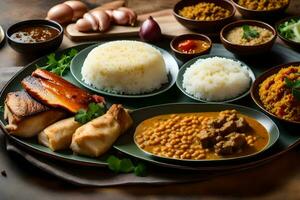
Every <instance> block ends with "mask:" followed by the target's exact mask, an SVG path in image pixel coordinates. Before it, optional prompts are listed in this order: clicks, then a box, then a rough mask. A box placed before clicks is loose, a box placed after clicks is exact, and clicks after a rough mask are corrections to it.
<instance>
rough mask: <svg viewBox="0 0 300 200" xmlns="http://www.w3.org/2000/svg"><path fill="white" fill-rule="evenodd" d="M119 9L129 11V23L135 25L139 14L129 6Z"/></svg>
mask: <svg viewBox="0 0 300 200" xmlns="http://www.w3.org/2000/svg"><path fill="white" fill-rule="evenodd" d="M118 10H121V11H125V12H127V14H128V16H129V25H130V26H134V25H135V23H136V21H137V14H136V13H135V12H134V11H133V10H132V9H130V8H127V7H120V8H118Z"/></svg>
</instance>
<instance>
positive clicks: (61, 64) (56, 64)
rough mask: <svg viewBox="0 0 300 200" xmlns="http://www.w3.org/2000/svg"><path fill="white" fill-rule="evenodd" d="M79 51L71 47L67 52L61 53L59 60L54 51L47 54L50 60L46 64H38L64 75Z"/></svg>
mask: <svg viewBox="0 0 300 200" xmlns="http://www.w3.org/2000/svg"><path fill="white" fill-rule="evenodd" d="M77 53H78V51H77V50H76V49H71V50H70V51H69V52H68V53H67V54H63V55H61V57H60V58H59V59H58V60H57V59H56V56H55V54H54V53H51V54H49V55H48V56H47V58H48V61H47V65H45V66H42V67H40V66H38V65H36V66H37V67H38V68H41V69H45V70H48V71H50V72H53V73H55V74H57V75H60V76H63V75H64V73H65V71H66V70H67V69H69V68H70V63H71V60H72V58H73V57H74V56H75V55H76V54H77Z"/></svg>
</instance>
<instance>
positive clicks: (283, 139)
mask: <svg viewBox="0 0 300 200" xmlns="http://www.w3.org/2000/svg"><path fill="white" fill-rule="evenodd" d="M91 45H94V43H93V44H82V45H78V46H74V47H72V48H69V49H65V50H62V51H58V52H56V53H55V54H50V55H48V56H44V57H41V58H40V59H38V60H36V61H34V62H33V63H30V64H29V65H27V66H26V67H25V68H23V69H22V70H20V71H19V72H18V73H17V74H16V75H15V76H14V77H13V78H12V79H11V80H10V81H9V82H8V83H7V84H6V86H5V87H4V88H3V89H2V91H1V95H0V104H1V105H3V106H4V110H5V109H7V111H6V114H5V115H4V113H3V114H2V115H0V124H1V128H2V129H3V131H4V133H6V135H7V137H8V138H9V139H10V140H12V141H15V142H16V143H17V144H20V145H22V146H23V147H24V149H26V150H28V151H34V152H37V153H39V154H42V155H43V156H45V157H49V159H50V158H51V159H59V160H62V161H64V162H71V163H73V164H79V165H87V166H108V161H107V158H108V157H110V156H111V155H119V154H116V153H117V151H116V150H115V149H114V148H113V144H116V145H117V144H119V141H118V137H119V136H122V137H123V136H124V137H125V136H126V135H127V134H128V133H132V132H129V131H126V132H123V131H124V130H123V128H121V129H120V127H124V121H123V120H122V124H121V123H120V124H119V122H116V121H113V123H110V122H112V121H110V120H108V119H112V118H114V116H116V114H118V113H123V114H124V115H122V116H125V117H126V116H128V115H127V114H129V115H130V116H131V118H132V120H133V122H132V124H134V123H135V121H134V119H135V118H134V113H139V112H138V110H139V109H142V108H144V107H147V106H154V105H159V104H167V103H181V104H188V102H193V100H192V99H190V98H189V97H187V96H185V95H184V94H182V92H180V90H178V89H177V88H176V87H173V88H172V89H170V90H168V91H166V92H164V93H163V94H161V95H157V96H153V97H151V98H145V99H143V101H132V100H131V99H129V98H115V97H108V96H107V97H106V98H105V99H103V97H101V96H100V95H97V94H95V93H93V92H92V91H91V90H87V89H86V88H85V87H83V86H82V85H81V84H79V82H78V81H76V80H75V78H74V77H73V75H72V74H71V72H70V71H69V68H68V64H69V63H70V61H71V60H72V58H73V57H74V56H75V55H76V54H77V53H78V52H81V51H82V50H84V49H86V48H87V47H89V46H91ZM159 46H160V47H161V48H163V49H166V50H167V51H169V52H170V51H171V50H170V47H169V43H163V44H159ZM211 51H212V52H211V54H212V55H223V56H228V57H232V56H233V55H232V54H231V53H230V52H229V51H227V50H226V49H225V48H224V47H223V46H222V45H220V44H215V45H213V47H212V50H211ZM272 52H273V54H274V55H278V54H280V52H281V54H280V55H282V56H284V59H285V60H284V61H290V62H291V61H293V60H295V59H297V58H298V54H297V53H295V52H293V51H292V50H289V49H287V48H284V47H283V46H280V45H275V46H274V48H273V50H272ZM273 61H274V62H277V63H278V62H283V60H282V59H281V60H280V61H278V60H273ZM245 62H246V61H245ZM251 66H252V65H251ZM264 66H266V65H265V64H264V63H259V62H258V64H256V65H255V68H253V70H255V72H256V73H261V72H262V71H263V70H264V68H263V67H264ZM45 70H46V71H45ZM55 74H56V75H55ZM50 86H51V87H50ZM103 100H104V101H103ZM14 102H15V103H18V102H19V103H21V104H14ZM239 103H240V104H242V105H247V106H248V107H252V108H256V107H255V106H254V103H252V102H251V101H249V99H247V98H245V99H243V100H241V101H239ZM5 104H7V106H6V105H5ZM90 104H91V105H90ZM120 104H122V105H123V106H121V105H120ZM16 105H18V107H16ZM29 105H35V106H33V107H32V106H31V107H30V109H24V108H28V106H29ZM103 105H105V106H103ZM216 106H218V105H216ZM5 107H7V108H5ZM195 107H197V105H195ZM18 108H20V109H18ZM78 109H79V110H78ZM128 109H130V110H128ZM145 109H146V108H145ZM151 110H152V109H148V110H147V111H151ZM24 111H26V112H24ZM175 111H176V109H174V112H175ZM207 111H209V110H207ZM219 111H221V110H219ZM237 111H239V110H237ZM151 112H152V111H151ZM151 112H147V114H146V113H144V112H141V113H143V114H146V115H145V116H149V118H150V117H153V116H154V115H151ZM199 112H200V111H199ZM9 113H10V114H9ZM152 114H153V113H152ZM154 114H155V113H154ZM161 114H168V113H167V112H165V113H161ZM169 114H170V113H169ZM150 115H151V116H150ZM49 116H50V119H48V118H47V117H49ZM4 117H5V118H6V119H5V118H4ZM94 117H95V118H94ZM75 118H76V119H75ZM98 118H99V119H98ZM117 118H119V117H117ZM7 119H8V120H7ZM45 119H47V120H45ZM96 119H97V120H96ZM119 119H120V118H119ZM126 119H129V120H126V121H125V122H130V121H131V120H130V118H126ZM141 119H143V118H141ZM90 120H91V121H90ZM93 120H96V122H93ZM26 121H27V123H26ZM45 121H46V122H47V123H46V122H45ZM28 122H30V123H29V124H30V126H28ZM42 122H43V123H42ZM276 122H277V121H276ZM49 123H51V124H49ZM78 123H80V124H78ZM81 123H82V124H81ZM22 124H23V125H22ZM92 124H93V125H92ZM113 124H115V125H116V126H112V125H113ZM125 124H127V123H125ZM262 124H263V123H262ZM26 125H27V126H26ZM32 125H34V126H32ZM91 125H92V126H91ZM276 125H277V126H278V128H279V130H280V137H279V141H278V142H277V143H276V144H275V145H274V146H273V148H267V149H265V150H264V151H263V152H261V153H259V154H257V155H256V156H249V157H247V158H246V157H245V158H243V159H238V160H235V161H234V162H233V161H232V160H231V161H230V159H229V160H227V161H228V162H227V161H224V162H223V161H222V163H220V164H214V163H215V162H201V163H200V164H199V165H195V166H187V164H185V163H183V162H180V163H176V162H174V161H173V160H171V159H168V160H166V159H164V158H156V159H144V161H148V162H151V163H152V164H154V165H159V166H164V167H167V168H177V169H187V170H216V169H217V170H224V169H229V168H230V169H233V168H238V166H242V167H246V166H250V165H256V164H258V163H262V161H266V160H269V159H271V158H274V157H276V156H277V155H278V154H279V153H282V152H284V151H287V150H288V149H290V148H291V147H292V146H294V145H295V144H296V143H297V142H298V140H299V137H298V136H297V135H295V134H289V130H287V128H286V127H283V126H282V125H281V123H276ZM78 126H80V127H78ZM81 127H83V128H81ZM96 127H97V128H98V130H99V128H100V129H101V130H103V128H104V129H105V130H110V131H109V132H110V134H109V135H110V136H109V137H108V138H107V137H106V136H105V138H106V139H107V140H106V141H108V143H105V145H102V144H101V145H99V146H101V147H105V149H102V151H101V150H99V149H98V148H97V147H90V148H89V150H86V149H85V148H84V146H86V145H84V144H89V143H90V142H91V143H93V144H100V143H101V141H99V140H97V138H98V137H99V138H100V137H102V136H101V134H100V135H99V132H101V133H104V132H103V131H99V132H98V131H97V130H95V129H94V128H96ZM101 127H102V128H101ZM113 127H119V128H117V129H115V128H113ZM126 127H127V125H126ZM132 127H134V126H133V125H132V126H131V128H132ZM91 128H93V131H92V132H93V133H95V135H89V134H87V135H86V133H87V132H90V131H87V130H91ZM74 129H76V130H75V131H74ZM77 129H78V133H77V134H75V133H76V132H77ZM18 130H19V132H18ZM23 130H27V131H26V132H25V131H23ZM122 130H123V131H122ZM128 130H130V128H129V129H128ZM30 131H31V132H30ZM32 131H33V132H32ZM90 133H91V132H90ZM106 133H107V132H106ZM71 134H72V138H71V137H70V135H71ZM54 135H55V136H57V137H54ZM73 135H74V142H73V145H72V140H73ZM75 135H76V137H75ZM70 138H71V139H70ZM75 138H76V139H75ZM88 138H94V139H95V140H94V139H92V140H87V139H88ZM131 139H132V141H133V137H132V138H131ZM55 141H56V142H55ZM120 141H121V140H120ZM71 146H72V147H71ZM88 146H90V145H88ZM91 146H93V145H91ZM96 146H98V145H96ZM62 147H64V148H65V149H63V148H62ZM82 147H83V148H82ZM57 148H58V149H57ZM59 148H62V149H59ZM135 148H137V146H136V145H135ZM139 152H140V153H141V154H142V155H143V156H149V157H153V156H150V155H147V154H146V153H145V152H143V151H141V150H139ZM122 155H124V154H122ZM126 155H128V154H126ZM147 158H148V157H147ZM137 160H138V159H137ZM134 161H135V160H134ZM188 163H190V162H188ZM217 163H219V162H218V161H217ZM189 165H190V164H189Z"/></svg>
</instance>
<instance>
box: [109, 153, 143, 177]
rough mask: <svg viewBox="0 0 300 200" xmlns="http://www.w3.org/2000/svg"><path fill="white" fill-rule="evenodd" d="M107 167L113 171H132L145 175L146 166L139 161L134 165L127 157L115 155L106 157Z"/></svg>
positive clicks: (137, 174)
mask: <svg viewBox="0 0 300 200" xmlns="http://www.w3.org/2000/svg"><path fill="white" fill-rule="evenodd" d="M107 163H108V168H109V169H110V170H112V171H113V172H115V173H119V172H122V173H130V172H134V173H135V175H136V176H146V175H147V173H146V166H145V165H144V164H142V163H139V164H138V165H137V166H134V164H133V163H132V161H131V160H130V159H128V158H124V159H119V158H117V157H116V156H109V157H108V159H107Z"/></svg>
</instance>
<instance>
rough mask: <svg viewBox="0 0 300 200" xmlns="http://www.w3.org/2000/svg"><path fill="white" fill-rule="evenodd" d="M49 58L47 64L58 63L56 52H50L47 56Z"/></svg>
mask: <svg viewBox="0 0 300 200" xmlns="http://www.w3.org/2000/svg"><path fill="white" fill-rule="evenodd" d="M47 58H48V62H47V64H52V65H55V64H57V60H56V58H55V53H51V54H49V55H48V56H47Z"/></svg>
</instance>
